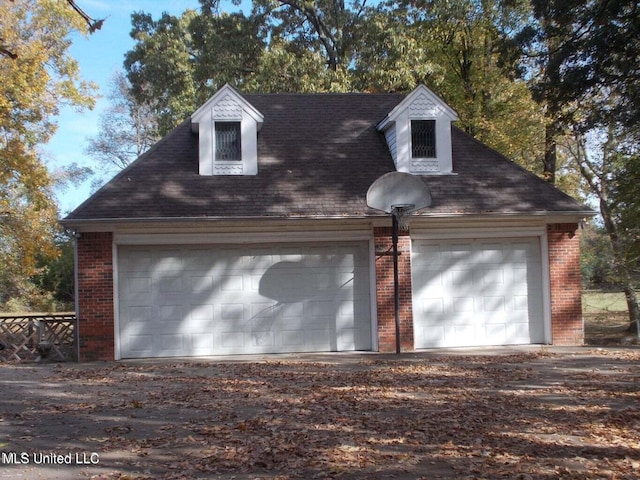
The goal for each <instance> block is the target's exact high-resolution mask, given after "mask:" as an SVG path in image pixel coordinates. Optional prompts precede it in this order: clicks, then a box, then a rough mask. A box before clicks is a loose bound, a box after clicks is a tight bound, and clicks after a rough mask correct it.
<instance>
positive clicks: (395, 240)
mask: <svg viewBox="0 0 640 480" xmlns="http://www.w3.org/2000/svg"><path fill="white" fill-rule="evenodd" d="M391 217H392V218H393V222H392V225H393V233H392V241H393V293H394V296H395V314H396V354H398V353H400V291H399V287H398V284H399V281H398V218H397V212H395V211H394V212H393V213H392V214H391Z"/></svg>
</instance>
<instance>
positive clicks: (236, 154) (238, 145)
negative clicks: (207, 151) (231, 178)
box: [215, 122, 242, 161]
mask: <svg viewBox="0 0 640 480" xmlns="http://www.w3.org/2000/svg"><path fill="white" fill-rule="evenodd" d="M215 131H216V161H240V160H242V135H241V131H240V122H215Z"/></svg>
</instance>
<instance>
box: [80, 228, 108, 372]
mask: <svg viewBox="0 0 640 480" xmlns="http://www.w3.org/2000/svg"><path fill="white" fill-rule="evenodd" d="M112 243H113V236H112V234H111V233H110V232H106V233H82V234H80V238H78V265H77V269H78V330H79V338H80V361H81V362H86V361H94V360H113V359H114V357H115V350H114V342H115V338H114V312H113V250H112Z"/></svg>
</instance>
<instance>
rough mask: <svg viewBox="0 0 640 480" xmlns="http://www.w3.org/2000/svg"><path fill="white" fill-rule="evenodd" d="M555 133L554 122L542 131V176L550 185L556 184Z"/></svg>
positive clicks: (556, 157)
mask: <svg viewBox="0 0 640 480" xmlns="http://www.w3.org/2000/svg"><path fill="white" fill-rule="evenodd" d="M557 132H558V129H557V127H556V124H555V122H551V123H549V124H547V126H546V127H545V129H544V159H543V164H542V166H543V168H542V174H543V175H544V179H545V180H546V181H547V182H549V183H550V184H552V185H553V184H555V183H556V167H557V159H558V153H557V150H558V149H557V144H556V134H557Z"/></svg>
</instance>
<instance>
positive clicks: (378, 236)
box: [373, 227, 414, 352]
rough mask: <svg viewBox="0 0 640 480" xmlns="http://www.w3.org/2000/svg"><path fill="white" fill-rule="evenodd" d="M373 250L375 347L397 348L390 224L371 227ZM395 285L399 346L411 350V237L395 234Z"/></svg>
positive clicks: (403, 233)
mask: <svg viewBox="0 0 640 480" xmlns="http://www.w3.org/2000/svg"><path fill="white" fill-rule="evenodd" d="M373 235H374V242H375V249H376V305H377V308H378V349H379V351H380V352H395V351H396V326H395V325H396V324H395V296H394V287H393V239H392V229H391V228H390V227H376V228H374V229H373ZM398 254H399V255H398V286H399V292H400V315H399V317H400V348H401V350H402V351H403V352H404V351H413V348H414V343H413V305H412V300H413V298H412V293H411V237H410V236H409V233H408V232H399V234H398Z"/></svg>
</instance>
